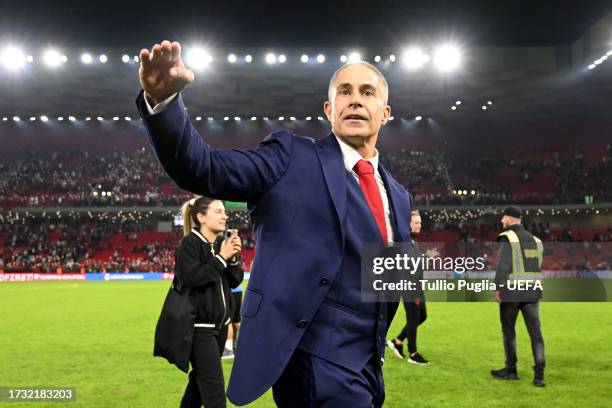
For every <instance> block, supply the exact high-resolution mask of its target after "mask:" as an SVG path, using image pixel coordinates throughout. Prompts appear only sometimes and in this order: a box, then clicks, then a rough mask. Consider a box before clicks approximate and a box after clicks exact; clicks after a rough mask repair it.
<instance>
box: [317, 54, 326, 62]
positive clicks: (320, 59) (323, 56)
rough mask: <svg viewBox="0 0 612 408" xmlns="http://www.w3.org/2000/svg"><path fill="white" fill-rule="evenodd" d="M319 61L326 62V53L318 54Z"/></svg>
mask: <svg viewBox="0 0 612 408" xmlns="http://www.w3.org/2000/svg"><path fill="white" fill-rule="evenodd" d="M317 62H318V63H319V64H322V63H324V62H325V55H323V54H319V55H317Z"/></svg>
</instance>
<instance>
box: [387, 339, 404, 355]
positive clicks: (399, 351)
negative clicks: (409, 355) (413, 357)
mask: <svg viewBox="0 0 612 408" xmlns="http://www.w3.org/2000/svg"><path fill="white" fill-rule="evenodd" d="M386 344H387V347H389V348H390V349H391V350H393V353H394V354H395V355H396V356H397V357H398V358H401V359H404V358H406V356H405V355H404V345H403V344H402V343H400V344H395V342H393V341H391V340H387V342H386Z"/></svg>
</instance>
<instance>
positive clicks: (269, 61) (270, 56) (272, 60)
mask: <svg viewBox="0 0 612 408" xmlns="http://www.w3.org/2000/svg"><path fill="white" fill-rule="evenodd" d="M274 63H276V55H274V54H273V53H271V52H269V53H267V54H266V64H268V65H272V64H274Z"/></svg>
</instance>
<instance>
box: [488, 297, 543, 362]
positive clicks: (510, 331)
mask: <svg viewBox="0 0 612 408" xmlns="http://www.w3.org/2000/svg"><path fill="white" fill-rule="evenodd" d="M519 311H520V312H521V313H522V314H523V319H524V320H525V325H526V326H527V332H528V333H529V338H530V339H531V350H532V352H533V359H534V362H535V366H534V367H533V368H534V370H535V371H536V372H543V371H544V367H545V361H544V338H543V337H542V330H541V329H540V303H539V302H502V303H500V304H499V317H500V319H501V325H502V334H503V337H504V350H505V352H506V368H509V369H513V370H516V361H517V358H516V333H515V331H514V326H515V324H516V318H517V316H518V313H519Z"/></svg>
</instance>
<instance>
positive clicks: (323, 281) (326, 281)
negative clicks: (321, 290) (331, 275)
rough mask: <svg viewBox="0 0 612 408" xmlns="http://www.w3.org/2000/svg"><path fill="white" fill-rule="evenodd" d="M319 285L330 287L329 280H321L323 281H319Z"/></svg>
mask: <svg viewBox="0 0 612 408" xmlns="http://www.w3.org/2000/svg"><path fill="white" fill-rule="evenodd" d="M319 285H320V286H327V285H329V279H327V278H321V280H320V281H319Z"/></svg>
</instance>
